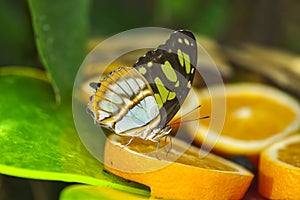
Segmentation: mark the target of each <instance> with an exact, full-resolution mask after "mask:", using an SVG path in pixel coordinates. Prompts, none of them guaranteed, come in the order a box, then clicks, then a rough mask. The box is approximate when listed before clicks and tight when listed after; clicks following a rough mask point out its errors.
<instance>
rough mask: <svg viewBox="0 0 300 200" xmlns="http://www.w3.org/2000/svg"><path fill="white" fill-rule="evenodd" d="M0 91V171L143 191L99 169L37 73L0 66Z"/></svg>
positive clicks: (66, 110)
mask: <svg viewBox="0 0 300 200" xmlns="http://www.w3.org/2000/svg"><path fill="white" fill-rule="evenodd" d="M34 77H35V78H34ZM0 93H1V94H2V95H1V96H0V113H1V114H0V146H1V148H0V173H2V174H6V175H11V176H18V177H23V178H33V179H41V180H58V181H66V182H78V183H86V184H92V185H102V186H110V187H114V188H119V189H129V190H134V191H136V192H137V193H144V190H141V189H135V188H133V187H139V185H138V184H135V183H132V182H131V183H129V182H127V181H125V180H123V179H121V178H118V177H116V176H113V175H111V174H108V173H107V172H105V171H103V164H102V163H100V162H99V161H98V160H96V159H95V158H94V157H92V156H91V155H90V153H89V152H88V151H87V150H86V149H85V147H84V146H83V145H82V143H81V141H80V139H79V137H78V135H77V133H76V130H75V127H74V124H73V118H72V110H71V105H68V106H66V105H61V106H58V105H57V104H56V103H55V100H54V94H53V90H52V87H51V84H50V83H49V81H47V80H46V75H45V74H43V72H41V71H37V70H34V69H26V68H17V67H14V68H12V67H9V68H1V70H0Z"/></svg>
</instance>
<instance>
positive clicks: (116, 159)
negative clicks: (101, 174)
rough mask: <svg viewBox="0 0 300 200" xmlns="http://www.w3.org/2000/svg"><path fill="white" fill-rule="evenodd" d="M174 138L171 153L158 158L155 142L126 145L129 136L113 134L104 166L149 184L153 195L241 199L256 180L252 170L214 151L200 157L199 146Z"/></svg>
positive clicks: (162, 152)
mask: <svg viewBox="0 0 300 200" xmlns="http://www.w3.org/2000/svg"><path fill="white" fill-rule="evenodd" d="M172 141H173V142H172V148H170V149H169V150H170V151H169V153H166V152H165V151H163V150H162V151H158V152H157V156H158V158H159V159H158V158H157V157H156V147H157V144H156V143H152V142H148V141H143V140H140V139H134V140H133V141H132V142H131V143H130V144H129V145H127V146H126V144H127V143H128V139H127V138H126V137H118V136H116V135H111V136H110V137H109V138H108V140H107V142H106V146H105V155H104V164H105V168H106V169H107V170H108V171H110V172H111V173H113V174H116V175H118V176H121V177H123V178H125V179H128V180H132V181H135V182H139V183H142V184H145V185H147V186H149V187H150V188H151V196H154V197H159V198H166V199H240V198H242V197H243V196H244V194H245V192H246V191H247V189H248V187H249V185H250V183H251V181H252V179H253V174H252V173H250V172H249V171H247V170H246V169H244V168H242V167H240V166H239V165H237V164H234V163H232V162H230V161H227V160H225V159H223V158H221V157H218V156H215V155H213V154H206V156H205V157H202V158H200V157H199V149H198V148H196V147H192V146H191V147H189V148H188V150H186V147H187V144H186V143H184V142H182V141H179V140H177V139H173V140H172ZM161 143H163V142H161ZM162 149H163V148H162ZM182 151H184V154H181V153H180V152H182ZM202 153H203V152H202ZM174 160H175V161H174Z"/></svg>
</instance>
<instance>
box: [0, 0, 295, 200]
mask: <svg viewBox="0 0 300 200" xmlns="http://www.w3.org/2000/svg"><path fill="white" fill-rule="evenodd" d="M57 6H58V7H59V5H57ZM299 10H300V1H297V0H263V1H261V0H251V1H249V0H245V1H239V0H153V1H149V0H145V1H140V0H131V1H124V0H110V1H108V0H106V1H104V0H98V1H96V0H94V1H92V2H91V5H90V18H89V26H90V28H89V33H88V37H89V38H98V37H100V38H106V37H109V36H112V35H114V34H116V33H119V32H121V31H125V30H128V29H132V28H137V27H145V26H155V27H165V28H170V29H174V30H176V29H182V28H184V29H190V30H192V31H193V32H194V33H196V34H200V35H205V36H207V37H210V38H212V39H214V40H216V41H218V42H220V43H221V44H226V45H234V44H239V43H245V42H250V43H256V44H262V45H267V46H270V47H275V48H280V49H284V50H288V51H291V52H294V53H297V54H300V40H299V38H300V37H299V36H300V15H299ZM0 24H1V26H0V27H1V31H0V52H1V53H0V66H7V65H22V66H32V67H38V68H42V64H41V61H40V59H39V57H38V53H37V48H36V45H35V41H34V34H33V28H32V22H31V16H30V12H29V8H28V3H27V1H25V0H0ZM67 185H68V184H67V183H59V182H47V181H36V180H28V179H20V178H14V177H9V176H4V175H0V199H1V200H2V199H41V200H48V199H57V198H58V194H59V192H60V190H61V189H62V188H64V187H65V186H67Z"/></svg>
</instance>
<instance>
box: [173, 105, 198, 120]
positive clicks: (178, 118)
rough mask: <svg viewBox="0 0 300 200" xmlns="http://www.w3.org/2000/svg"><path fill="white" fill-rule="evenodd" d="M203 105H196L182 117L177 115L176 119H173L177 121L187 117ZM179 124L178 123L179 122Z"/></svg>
mask: <svg viewBox="0 0 300 200" xmlns="http://www.w3.org/2000/svg"><path fill="white" fill-rule="evenodd" d="M200 107H201V105H198V106H196V107H195V108H193V109H192V110H190V111H188V112H187V113H184V114H183V115H182V117H177V118H176V119H175V120H173V122H175V123H176V122H177V121H179V120H181V119H183V118H185V117H186V116H188V115H189V114H191V113H192V112H194V111H195V110H197V109H199V108H200ZM172 124H173V123H172ZM177 124H178V123H177Z"/></svg>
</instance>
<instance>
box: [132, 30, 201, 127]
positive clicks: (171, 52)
mask: <svg viewBox="0 0 300 200" xmlns="http://www.w3.org/2000/svg"><path fill="white" fill-rule="evenodd" d="M196 64H197V43H196V40H195V37H194V35H193V33H191V32H190V31H186V30H182V31H176V32H174V33H173V34H171V36H170V38H169V39H168V40H167V41H166V42H165V43H164V44H162V45H160V46H159V47H158V48H157V49H156V50H153V51H149V52H147V54H146V55H145V56H143V57H141V58H139V59H138V61H137V62H136V63H135V65H134V67H135V68H136V69H137V70H138V71H139V72H140V73H141V74H142V75H143V76H144V77H145V78H146V80H147V81H148V82H149V84H150V86H151V88H152V90H153V92H154V96H155V99H156V102H157V104H158V107H159V112H160V115H161V122H160V124H159V126H160V127H164V126H165V125H166V124H167V123H168V122H169V121H170V120H171V119H172V118H173V117H174V115H175V114H176V113H177V112H178V110H179V108H180V106H181V105H182V103H183V102H184V100H185V99H186V96H187V94H188V93H189V91H190V88H191V85H192V82H193V79H194V75H195V71H196V69H195V67H196Z"/></svg>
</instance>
